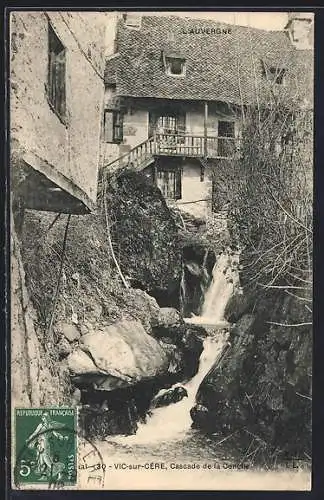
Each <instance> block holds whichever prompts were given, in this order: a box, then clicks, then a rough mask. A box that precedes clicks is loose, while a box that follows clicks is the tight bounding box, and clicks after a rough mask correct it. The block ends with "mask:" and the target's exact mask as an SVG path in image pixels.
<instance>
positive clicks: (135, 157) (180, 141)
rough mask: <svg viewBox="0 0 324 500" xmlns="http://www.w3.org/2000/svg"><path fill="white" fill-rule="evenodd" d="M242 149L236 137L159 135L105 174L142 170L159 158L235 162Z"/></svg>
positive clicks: (107, 165)
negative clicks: (233, 159)
mask: <svg viewBox="0 0 324 500" xmlns="http://www.w3.org/2000/svg"><path fill="white" fill-rule="evenodd" d="M238 148H239V142H238V140H237V139H235V138H234V137H209V136H207V137H205V136H200V135H187V134H162V133H156V134H154V136H152V137H150V138H149V139H147V140H146V141H144V142H142V143H141V144H138V145H137V146H135V147H134V148H133V149H131V150H130V151H128V152H127V153H125V154H124V155H122V156H120V157H119V158H117V159H116V160H113V161H112V162H110V163H108V164H106V165H105V166H104V168H103V170H104V171H106V172H107V173H109V171H113V170H115V169H120V168H135V169H136V170H142V169H144V168H145V167H147V166H148V165H150V164H151V163H152V162H153V161H154V159H155V158H156V157H159V156H179V157H187V158H204V159H208V158H213V159H224V160H228V159H232V158H234V156H235V154H236V153H237V151H238Z"/></svg>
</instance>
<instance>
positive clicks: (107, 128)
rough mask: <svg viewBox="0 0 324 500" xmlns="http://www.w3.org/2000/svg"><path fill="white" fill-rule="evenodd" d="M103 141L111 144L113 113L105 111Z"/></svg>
mask: <svg viewBox="0 0 324 500" xmlns="http://www.w3.org/2000/svg"><path fill="white" fill-rule="evenodd" d="M104 141H105V142H113V113H112V111H105V114H104Z"/></svg>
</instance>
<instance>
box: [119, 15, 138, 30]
mask: <svg viewBox="0 0 324 500" xmlns="http://www.w3.org/2000/svg"><path fill="white" fill-rule="evenodd" d="M123 17H124V21H125V26H127V28H134V29H140V27H141V22H142V16H141V15H139V14H133V13H129V14H124V16H123Z"/></svg>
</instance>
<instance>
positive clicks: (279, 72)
mask: <svg viewBox="0 0 324 500" xmlns="http://www.w3.org/2000/svg"><path fill="white" fill-rule="evenodd" d="M285 73H286V70H285V69H283V68H275V67H274V66H271V67H268V68H267V69H266V70H265V76H266V78H267V80H268V81H269V82H272V83H277V84H278V85H282V84H283V83H284V76H285Z"/></svg>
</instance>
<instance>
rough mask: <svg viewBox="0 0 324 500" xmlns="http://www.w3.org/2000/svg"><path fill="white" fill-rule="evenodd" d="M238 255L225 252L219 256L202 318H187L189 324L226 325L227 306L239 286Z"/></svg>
mask: <svg viewBox="0 0 324 500" xmlns="http://www.w3.org/2000/svg"><path fill="white" fill-rule="evenodd" d="M238 259H239V256H238V253H236V254H233V255H232V254H231V253H229V252H224V253H222V254H220V255H219V257H218V259H217V261H216V264H215V266H214V269H213V279H212V282H211V285H210V287H209V288H208V290H207V292H206V295H205V300H204V303H203V307H202V313H201V316H193V317H192V318H187V319H186V321H187V322H188V323H194V324H205V325H211V326H213V325H214V326H215V325H218V326H219V327H220V326H222V325H223V324H226V322H225V321H224V312H225V308H226V305H227V303H228V301H229V299H230V298H231V296H232V295H233V293H234V291H235V288H237V287H238V285H239V277H238V271H237V264H238Z"/></svg>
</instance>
